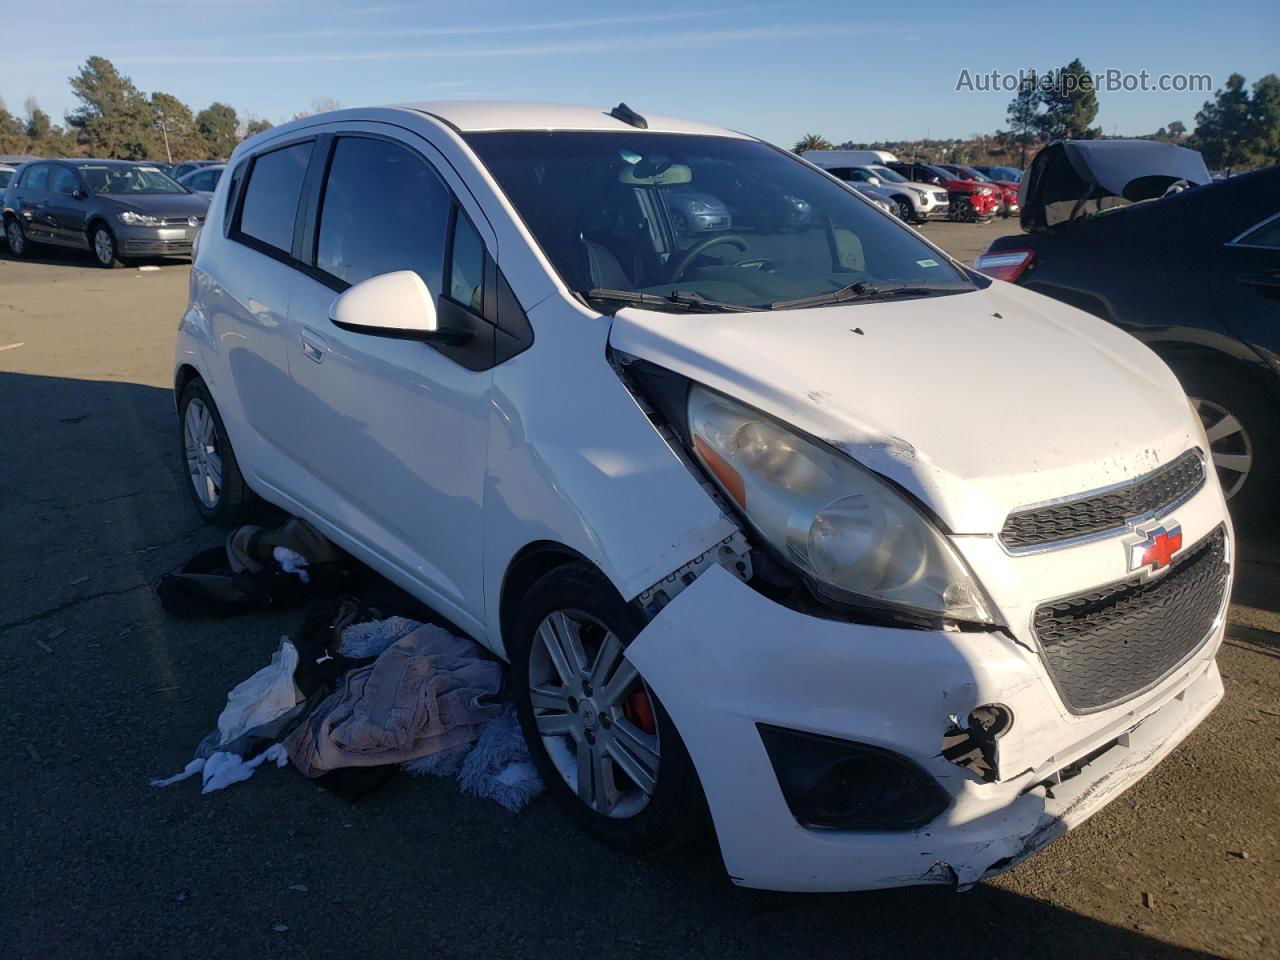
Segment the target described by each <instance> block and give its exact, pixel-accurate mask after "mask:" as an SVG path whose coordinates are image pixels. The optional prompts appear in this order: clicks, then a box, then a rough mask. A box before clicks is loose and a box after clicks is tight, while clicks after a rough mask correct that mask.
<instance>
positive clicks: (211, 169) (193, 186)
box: [178, 163, 227, 198]
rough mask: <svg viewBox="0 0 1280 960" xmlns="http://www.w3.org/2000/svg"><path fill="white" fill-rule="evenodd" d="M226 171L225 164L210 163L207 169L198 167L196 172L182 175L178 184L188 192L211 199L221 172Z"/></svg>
mask: <svg viewBox="0 0 1280 960" xmlns="http://www.w3.org/2000/svg"><path fill="white" fill-rule="evenodd" d="M226 169H227V165H226V164H225V163H211V164H209V166H207V167H200V168H199V169H197V170H191V171H189V172H187V173H184V174H183V175H182V176H181V177H180V178H179V179H178V182H179V183H180V184H182V185H183V186H184V187H186V188H187V189H188V190H193V191H195V192H196V193H198V194H200V195H201V196H202V197H205V198H211V197H213V191H214V190H216V189H217V187H218V181H219V180H221V179H222V171H224V170H226Z"/></svg>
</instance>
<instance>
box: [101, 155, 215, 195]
mask: <svg viewBox="0 0 1280 960" xmlns="http://www.w3.org/2000/svg"><path fill="white" fill-rule="evenodd" d="M77 169H78V170H79V171H80V173H81V174H82V175H83V176H84V178H85V180H86V181H87V182H88V184H89V189H90V190H92V191H93V192H94V193H99V194H107V195H110V196H116V195H119V194H129V195H131V196H137V195H139V194H158V193H189V192H190V191H189V190H187V188H186V187H184V186H182V185H181V184H180V183H178V182H177V181H175V180H173V179H172V178H170V177H169V176H168V175H167V174H164V173H161V172H160V169H159V168H158V167H146V166H133V165H132V164H123V163H119V164H107V163H85V164H81V165H80V166H79V167H78V168H77Z"/></svg>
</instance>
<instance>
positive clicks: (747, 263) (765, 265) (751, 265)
mask: <svg viewBox="0 0 1280 960" xmlns="http://www.w3.org/2000/svg"><path fill="white" fill-rule="evenodd" d="M734 266H735V267H741V268H742V269H743V270H759V271H760V272H761V273H773V272H774V271H775V270H777V269H778V265H777V264H776V263H774V262H773V261H772V260H770V259H769V258H768V257H750V258H748V259H746V260H739V261H738V262H737V263H735V264H734Z"/></svg>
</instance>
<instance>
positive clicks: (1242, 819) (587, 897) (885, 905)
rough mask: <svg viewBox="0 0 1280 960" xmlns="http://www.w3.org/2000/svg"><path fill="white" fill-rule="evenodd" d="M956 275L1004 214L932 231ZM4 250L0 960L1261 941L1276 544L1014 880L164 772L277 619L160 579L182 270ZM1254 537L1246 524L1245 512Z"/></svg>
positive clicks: (546, 808)
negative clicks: (1154, 708) (1167, 740)
mask: <svg viewBox="0 0 1280 960" xmlns="http://www.w3.org/2000/svg"><path fill="white" fill-rule="evenodd" d="M924 232H925V233H926V235H928V236H929V237H930V238H931V239H933V240H935V242H938V243H939V244H941V245H942V246H943V247H945V248H946V249H949V250H953V251H954V252H955V253H956V255H957V256H959V257H960V258H961V259H964V260H966V261H968V262H972V259H973V256H975V255H976V254H977V253H979V252H981V250H982V249H984V248H985V247H986V244H987V242H988V241H989V240H990V238H991V237H993V236H996V235H999V234H1001V233H1003V232H1007V225H1002V224H995V225H988V226H974V225H966V224H933V225H929V226H927V227H926V228H925V231H924ZM147 266H148V267H152V268H154V269H143V270H138V269H133V268H131V269H117V270H111V271H107V270H100V269H97V268H95V267H93V266H92V265H90V263H89V262H88V260H87V259H85V258H83V257H80V256H77V255H74V254H67V255H65V256H64V255H50V256H47V257H44V258H42V259H39V260H36V261H27V262H15V261H13V260H11V259H9V258H8V255H7V253H6V252H4V251H2V250H0V411H2V415H0V533H2V534H3V536H2V537H0V587H2V588H3V590H2V593H0V645H2V646H0V649H3V651H4V659H3V664H4V685H3V695H2V696H0V744H3V749H2V750H0V787H2V792H0V798H2V803H0V943H2V944H4V947H3V948H2V949H3V954H4V955H5V956H8V957H14V958H19V957H49V958H79V957H94V958H98V957H139V956H144V957H201V958H220V957H235V958H244V957H299V958H303V957H305V958H309V960H317V958H323V957H342V958H353V957H364V956H374V955H376V956H379V957H382V958H395V957H411V956H412V957H427V956H435V957H484V958H502V957H555V958H565V957H577V956H592V957H600V958H612V957H622V958H631V957H634V958H643V960H660V958H667V957H671V958H687V957H715V958H722V957H725V958H727V957H760V958H779V957H805V958H810V957H823V958H825V957H860V958H861V957H866V958H879V957H884V958H895V960H900V958H912V957H931V958H932V957H939V956H946V957H948V958H953V960H954V958H962V957H983V958H1016V960H1026V958H1037V957H1045V958H1050V957H1051V958H1053V960H1063V958H1073V957H1087V958H1090V960H1095V958H1111V957H1115V958H1132V957H1152V958H1189V957H1202V956H1226V957H1249V958H1254V957H1256V958H1264V957H1274V956H1277V954H1278V953H1280V949H1278V946H1277V942H1278V940H1280V921H1278V920H1277V910H1276V905H1277V904H1278V903H1280V871H1278V870H1277V862H1278V858H1280V843H1278V841H1277V832H1278V828H1277V824H1278V823H1280V800H1278V799H1277V786H1280V749H1277V747H1278V745H1280V743H1278V741H1280V698H1278V696H1277V694H1280V613H1278V612H1277V611H1280V549H1277V548H1276V547H1275V545H1274V544H1271V543H1268V542H1265V541H1264V542H1262V543H1249V542H1246V543H1245V544H1244V545H1243V547H1242V562H1241V564H1240V578H1239V581H1238V584H1237V589H1236V593H1235V596H1234V600H1235V604H1234V605H1233V607H1232V612H1231V628H1230V632H1229V638H1228V640H1227V642H1226V645H1225V646H1224V647H1223V650H1222V654H1221V657H1220V663H1221V665H1222V669H1223V673H1224V675H1225V678H1226V684H1227V696H1226V699H1225V701H1224V702H1223V704H1222V705H1221V706H1220V707H1219V708H1218V709H1217V710H1216V711H1215V712H1214V713H1213V715H1212V716H1210V718H1209V719H1208V720H1207V721H1206V722H1205V724H1204V725H1203V726H1202V727H1201V728H1200V729H1199V730H1197V731H1196V732H1195V733H1194V734H1193V735H1192V736H1191V738H1190V739H1189V740H1188V741H1187V742H1186V743H1185V744H1183V745H1182V746H1181V747H1180V748H1179V749H1178V750H1177V751H1176V752H1175V753H1174V754H1173V755H1172V756H1171V757H1169V758H1168V759H1167V760H1166V761H1165V762H1164V763H1163V764H1162V765H1161V766H1160V767H1159V768H1158V769H1157V770H1156V771H1155V772H1153V773H1152V774H1151V775H1150V776H1149V777H1148V778H1147V779H1146V780H1144V781H1143V782H1142V783H1141V784H1139V785H1138V786H1137V787H1135V788H1134V789H1133V790H1131V791H1130V792H1129V793H1127V794H1126V795H1124V796H1123V797H1122V798H1120V799H1119V800H1118V801H1116V802H1115V803H1114V804H1112V805H1111V806H1110V807H1108V808H1107V809H1106V810H1104V811H1103V812H1102V813H1100V814H1099V815H1098V816H1096V817H1095V818H1094V819H1093V820H1091V821H1090V822H1089V823H1087V824H1085V825H1084V826H1082V827H1081V828H1080V829H1078V830H1076V831H1074V832H1073V833H1071V834H1070V835H1068V836H1067V837H1065V838H1063V839H1062V840H1059V841H1057V842H1056V843H1055V844H1053V845H1052V846H1051V847H1050V848H1049V849H1048V850H1047V851H1045V852H1044V853H1043V854H1042V855H1040V856H1038V857H1036V858H1034V859H1033V860H1031V861H1030V862H1028V863H1026V864H1024V865H1022V866H1020V867H1019V868H1017V869H1016V870H1014V871H1013V872H1012V873H1010V874H1007V875H1005V876H1003V877H1001V878H998V879H996V880H993V881H989V882H985V883H982V884H980V885H979V886H978V887H976V888H975V889H974V890H972V891H970V892H968V893H964V894H954V893H951V892H949V891H946V890H941V889H913V890H898V891H891V892H884V893H873V894H851V895H842V896H822V897H812V896H770V895H760V894H753V893H750V892H747V891H742V890H738V889H735V888H734V887H732V886H731V884H729V882H728V881H727V880H726V879H725V877H724V873H723V869H722V866H721V864H720V862H719V858H718V854H717V853H716V851H715V848H714V845H713V844H712V843H711V842H710V841H707V842H704V843H703V844H701V845H700V846H697V847H694V848H692V849H688V850H684V851H680V852H678V853H675V854H670V855H665V856H662V857H659V858H655V859H651V860H635V859H629V858H627V857H624V856H622V855H620V854H617V853H614V852H612V851H610V850H608V849H606V848H604V847H602V846H600V845H598V844H597V843H595V842H594V841H593V840H591V839H590V838H589V837H587V836H585V835H583V834H582V833H580V832H578V831H577V830H576V829H575V828H574V827H573V826H572V825H571V824H570V823H569V822H568V821H567V820H566V819H565V818H564V817H563V816H561V815H560V813H559V812H558V811H557V810H556V808H555V806H554V805H553V804H552V803H551V802H550V801H549V800H546V799H545V798H543V799H541V800H539V801H536V802H535V803H534V804H533V805H532V806H530V807H529V808H528V809H527V810H525V811H524V812H523V813H521V814H519V815H511V814H508V813H506V812H505V811H504V810H502V809H501V808H500V807H498V806H497V805H496V804H494V803H492V802H489V801H485V800H479V799H475V798H471V797H465V796H462V795H461V794H460V793H459V792H458V790H457V787H456V785H455V784H454V783H452V782H450V781H443V780H435V779H431V778H423V779H419V778H414V777H410V776H401V777H399V778H397V779H395V780H393V781H392V782H391V783H389V784H388V785H387V786H386V787H384V788H383V789H382V790H380V791H378V792H377V793H374V794H372V795H370V796H369V797H367V798H366V799H365V800H363V801H362V802H361V803H359V804H358V805H354V806H353V805H350V804H348V803H346V802H344V801H343V800H341V799H339V798H338V797H336V796H334V795H333V794H331V793H328V792H325V791H324V790H321V789H319V788H317V787H316V786H315V785H313V784H311V783H309V782H308V781H306V780H304V779H302V778H301V777H299V776H297V775H296V774H295V773H294V772H293V771H292V769H283V770H276V769H263V770H260V771H259V772H258V775H257V776H256V777H255V778H254V779H253V780H252V781H250V782H249V783H247V784H242V785H239V786H237V787H235V788H233V789H230V790H227V791H224V792H221V793H216V794H212V795H210V796H207V797H201V796H200V795H199V790H198V788H197V786H196V785H195V783H194V782H191V783H185V784H181V785H179V786H176V787H173V788H171V789H167V790H157V789H153V788H152V787H150V786H149V785H148V781H149V780H150V779H151V778H152V777H157V776H164V775H167V774H169V773H172V772H175V771H177V770H180V769H181V768H182V767H183V765H184V764H185V763H186V762H187V761H188V759H190V757H191V753H192V750H193V748H194V747H195V745H196V743H197V742H198V741H199V740H200V738H201V737H202V736H203V735H204V734H205V733H206V732H207V731H208V730H209V729H211V728H212V726H213V723H214V721H215V719H216V718H217V715H218V713H219V711H220V710H221V708H222V706H223V704H224V702H225V697H226V692H227V690H228V689H230V688H231V687H232V686H233V685H234V684H235V683H237V682H239V681H240V680H241V679H243V678H244V677H246V676H248V675H249V674H250V673H252V672H254V671H255V670H257V669H258V668H259V667H260V666H262V665H264V664H265V663H266V662H267V660H268V659H269V657H270V654H271V653H272V651H273V650H274V649H275V647H276V645H277V643H278V642H279V638H280V636H281V635H282V634H286V633H288V632H289V631H290V630H293V629H295V628H296V626H297V619H298V615H297V613H296V612H284V613H262V614H252V615H245V616H241V617H237V618H234V619H231V620H225V621H178V620H174V619H172V618H169V617H167V616H166V615H165V614H164V613H163V612H162V611H161V609H160V606H159V604H158V602H157V601H156V598H155V596H154V593H153V590H152V584H153V583H154V581H155V580H156V578H157V577H159V576H160V575H161V574H162V573H165V572H166V571H169V570H171V569H173V568H174V567H176V566H177V565H178V564H179V563H181V562H182V561H183V560H185V559H186V558H188V557H189V556H190V555H191V554H193V553H194V552H195V551H196V550H198V549H200V548H203V547H207V546H213V545H216V544H218V543H219V542H220V541H221V539H222V535H221V534H220V533H219V531H217V530H214V529H211V528H208V527H205V526H204V525H202V524H201V522H200V520H199V518H198V517H197V516H196V514H195V512H194V510H193V509H192V508H191V506H190V505H189V503H188V498H187V494H186V492H185V490H184V488H183V484H184V483H185V482H186V481H185V478H184V477H183V475H182V473H181V472H180V469H179V460H178V441H177V426H176V421H175V417H174V412H173V397H172V391H171V384H170V377H171V364H172V349H173V339H174V331H175V329H176V327H177V323H178V318H179V316H180V314H181V311H182V309H183V306H184V304H185V302H186V293H187V278H188V275H189V268H188V265H187V264H185V263H178V262H173V263H155V264H148V265H147ZM1245 533H1247V531H1245Z"/></svg>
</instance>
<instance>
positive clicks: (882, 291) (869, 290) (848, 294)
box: [770, 280, 963, 310]
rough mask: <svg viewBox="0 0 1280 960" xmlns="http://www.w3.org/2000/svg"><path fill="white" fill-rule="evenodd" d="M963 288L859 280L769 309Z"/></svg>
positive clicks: (817, 305)
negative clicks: (881, 284)
mask: <svg viewBox="0 0 1280 960" xmlns="http://www.w3.org/2000/svg"><path fill="white" fill-rule="evenodd" d="M962 289H963V288H961V287H957V288H954V289H953V288H951V287H921V286H910V285H909V284H900V285H898V286H896V287H877V286H876V285H875V284H871V283H867V282H866V281H865V280H859V281H858V282H857V283H851V284H849V285H848V286H847V287H841V288H840V289H839V290H832V291H831V292H829V293H815V294H813V295H812V296H808V297H797V298H796V299H795V300H779V301H777V302H776V303H774V304H773V306H772V307H770V309H771V310H790V309H793V308H795V307H820V306H824V305H825V304H828V303H848V302H849V301H851V300H877V299H880V298H881V297H927V296H930V295H932V294H935V293H960V292H961V290H962Z"/></svg>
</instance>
